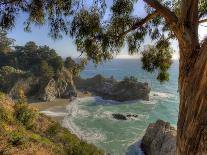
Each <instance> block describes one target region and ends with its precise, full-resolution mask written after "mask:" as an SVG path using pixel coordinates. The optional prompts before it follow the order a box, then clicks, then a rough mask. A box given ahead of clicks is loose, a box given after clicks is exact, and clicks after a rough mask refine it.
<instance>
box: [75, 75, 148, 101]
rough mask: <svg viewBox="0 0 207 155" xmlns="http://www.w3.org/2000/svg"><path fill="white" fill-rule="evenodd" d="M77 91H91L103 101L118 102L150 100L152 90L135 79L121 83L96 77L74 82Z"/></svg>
mask: <svg viewBox="0 0 207 155" xmlns="http://www.w3.org/2000/svg"><path fill="white" fill-rule="evenodd" d="M74 82H75V85H76V87H77V89H79V90H81V91H89V92H92V93H94V94H95V95H98V96H101V97H102V98H103V99H109V100H116V101H129V100H137V99H142V100H149V93H150V88H149V86H148V83H142V82H138V81H137V79H136V78H134V77H126V78H125V79H123V80H121V81H117V80H115V79H114V78H113V77H112V78H105V77H103V76H101V75H96V76H94V77H92V78H88V79H82V78H75V80H74Z"/></svg>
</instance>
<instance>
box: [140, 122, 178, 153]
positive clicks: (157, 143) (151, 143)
mask: <svg viewBox="0 0 207 155" xmlns="http://www.w3.org/2000/svg"><path fill="white" fill-rule="evenodd" d="M141 147H142V150H143V151H144V152H145V155H175V154H176V129H175V128H174V127H172V126H170V123H168V122H164V121H162V120H158V121H157V122H156V123H151V124H150V125H149V126H148V128H147V130H146V133H145V135H144V137H143V139H142V143H141Z"/></svg>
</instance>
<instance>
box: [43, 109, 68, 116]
mask: <svg viewBox="0 0 207 155" xmlns="http://www.w3.org/2000/svg"><path fill="white" fill-rule="evenodd" d="M41 113H43V114H45V115H47V116H66V115H67V113H65V112H53V111H49V110H44V111H41Z"/></svg>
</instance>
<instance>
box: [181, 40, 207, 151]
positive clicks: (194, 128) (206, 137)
mask: <svg viewBox="0 0 207 155" xmlns="http://www.w3.org/2000/svg"><path fill="white" fill-rule="evenodd" d="M186 45H187V43H186ZM186 50H187V53H194V54H193V55H189V54H188V56H186V55H187V54H186V55H184V54H182V53H186ZM180 53H181V55H180V68H179V70H180V72H179V91H180V107H179V110H180V111H179V118H178V124H177V125H178V126H177V155H207V39H206V40H205V41H204V43H203V45H202V46H201V48H200V50H199V51H196V50H193V49H191V46H190V47H187V46H186V47H183V46H182V47H181V46H180Z"/></svg>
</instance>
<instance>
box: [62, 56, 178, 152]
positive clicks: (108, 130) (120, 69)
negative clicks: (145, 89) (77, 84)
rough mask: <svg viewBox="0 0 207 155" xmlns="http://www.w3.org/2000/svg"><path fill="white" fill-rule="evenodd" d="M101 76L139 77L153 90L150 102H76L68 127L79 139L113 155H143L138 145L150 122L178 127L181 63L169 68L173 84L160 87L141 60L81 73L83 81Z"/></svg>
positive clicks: (70, 110)
mask: <svg viewBox="0 0 207 155" xmlns="http://www.w3.org/2000/svg"><path fill="white" fill-rule="evenodd" d="M96 74H102V75H103V76H105V77H110V76H112V75H113V76H114V77H115V78H116V79H117V80H120V79H123V78H124V77H125V76H131V75H133V76H136V77H137V78H138V79H139V80H140V81H144V82H148V83H149V85H150V87H151V93H150V101H142V100H139V101H130V102H124V103H120V102H115V101H110V100H103V99H101V98H100V97H88V98H82V99H77V100H75V101H74V102H73V103H72V104H71V105H70V106H68V116H67V117H66V118H65V120H64V123H65V126H66V127H68V128H69V129H70V130H72V131H73V132H74V133H75V134H77V135H78V136H79V137H80V138H82V139H84V140H87V141H88V142H90V143H94V144H95V145H97V146H98V147H100V148H102V149H104V150H105V151H106V152H107V153H110V154H113V155H125V154H127V155H142V152H141V151H140V150H139V147H138V141H139V140H140V139H141V138H142V136H143V134H144V131H145V129H146V128H147V126H148V124H149V123H150V122H154V121H156V120H157V119H162V120H165V121H168V122H170V123H171V124H172V125H174V126H176V122H177V115H178V102H179V98H178V93H177V89H178V88H177V79H178V62H177V61H175V62H174V63H173V65H172V67H171V68H170V81H168V82H166V83H164V84H160V83H159V82H158V81H157V80H156V74H155V73H153V74H150V73H147V72H145V71H143V70H142V69H141V63H140V61H138V60H113V61H112V62H108V63H106V64H102V65H99V66H97V67H94V65H93V64H89V65H88V66H87V67H86V69H85V70H84V71H83V72H82V73H81V76H82V77H83V78H88V77H92V76H94V75H96ZM112 113H122V114H128V113H130V114H137V115H138V117H137V118H134V119H129V120H127V121H120V120H115V119H113V118H112V116H111V115H112Z"/></svg>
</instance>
